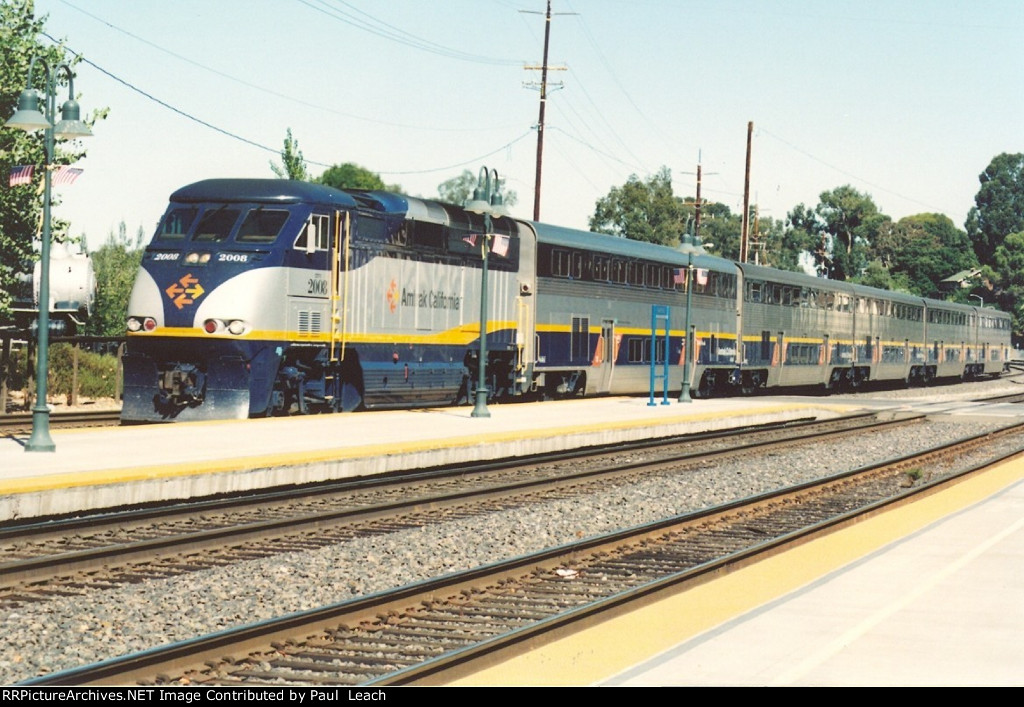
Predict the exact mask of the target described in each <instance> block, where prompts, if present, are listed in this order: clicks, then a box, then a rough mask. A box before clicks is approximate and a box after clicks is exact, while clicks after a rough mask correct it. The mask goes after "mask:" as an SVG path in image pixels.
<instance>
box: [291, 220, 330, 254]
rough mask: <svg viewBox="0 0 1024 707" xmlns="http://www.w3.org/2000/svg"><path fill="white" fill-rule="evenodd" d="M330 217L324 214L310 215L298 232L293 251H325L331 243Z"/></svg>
mask: <svg viewBox="0 0 1024 707" xmlns="http://www.w3.org/2000/svg"><path fill="white" fill-rule="evenodd" d="M330 224H331V217H330V216H327V215H324V214H312V215H311V216H310V217H309V218H308V219H307V220H306V225H305V226H303V228H302V230H301V231H299V236H298V238H296V239H295V249H296V250H304V251H306V252H307V253H312V252H314V251H318V250H327V249H328V248H329V247H330V243H331V229H330Z"/></svg>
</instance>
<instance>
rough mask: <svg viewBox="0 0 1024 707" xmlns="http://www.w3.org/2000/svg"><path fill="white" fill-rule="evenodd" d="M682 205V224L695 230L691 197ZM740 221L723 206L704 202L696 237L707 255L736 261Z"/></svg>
mask: <svg viewBox="0 0 1024 707" xmlns="http://www.w3.org/2000/svg"><path fill="white" fill-rule="evenodd" d="M683 204H684V207H685V208H684V211H683V214H684V215H683V222H684V223H685V224H687V226H686V227H687V228H691V227H692V228H694V229H695V228H696V223H694V221H695V220H696V216H697V214H696V201H695V200H694V199H693V198H692V197H687V198H686V199H685V201H684V202H683ZM741 221H742V220H741V219H740V217H739V214H734V213H732V211H731V210H730V209H729V207H728V206H726V205H725V204H720V203H718V202H714V201H706V202H704V205H703V206H702V207H701V210H700V231H699V232H698V234H697V235H698V236H700V240H701V242H702V243H703V244H704V245H705V248H707V250H708V252H709V253H714V254H715V255H718V256H721V257H723V258H729V259H731V260H738V259H739V257H740V230H741V228H742V223H741ZM691 224H692V226H691Z"/></svg>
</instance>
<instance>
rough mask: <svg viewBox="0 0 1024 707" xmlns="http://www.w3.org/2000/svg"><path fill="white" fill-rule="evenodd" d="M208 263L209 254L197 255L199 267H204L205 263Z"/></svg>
mask: <svg viewBox="0 0 1024 707" xmlns="http://www.w3.org/2000/svg"><path fill="white" fill-rule="evenodd" d="M208 262H210V254H209V253H200V254H199V264H200V265H206V263H208Z"/></svg>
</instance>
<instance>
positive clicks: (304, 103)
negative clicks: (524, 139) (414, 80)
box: [60, 0, 511, 132]
mask: <svg viewBox="0 0 1024 707" xmlns="http://www.w3.org/2000/svg"><path fill="white" fill-rule="evenodd" d="M60 2H61V3H62V4H64V5H66V6H67V7H69V8H71V9H73V10H77V11H78V12H80V13H82V14H83V15H85V16H86V17H89V18H91V19H93V20H95V21H97V22H99V23H100V24H102V25H105V26H106V27H109V28H110V29H112V30H114V31H115V32H119V33H120V34H123V35H125V36H127V37H131V38H132V39H134V40H135V41H137V42H140V43H142V44H144V45H146V46H148V47H150V48H152V49H155V50H157V51H159V52H161V53H163V54H166V55H167V56H171V57H174V58H175V59H177V60H179V61H181V62H184V63H186V64H189V65H190V66H194V67H196V68H198V69H201V70H203V71H206V72H208V73H211V74H213V75H215V76H219V77H221V78H223V79H227V80H228V81H232V82H234V83H237V84H239V85H242V86H245V87H247V88H251V89H253V90H255V91H260V92H261V93H265V94H267V95H270V96H274V97H275V98H280V99H281V100H285V101H289V102H291V103H295V104H296V105H300V106H305V107H306V108H313V109H315V110H321V111H324V112H325V113H330V114H332V115H340V116H343V117H346V118H352V119H353V120H360V121H363V122H366V123H373V124H375V125H390V126H393V127H396V128H408V129H411V130H430V131H437V132H455V131H459V132H465V129H463V128H454V127H444V128H441V127H427V126H422V125H410V124H408V123H398V122H394V121H389V120H381V119H379V118H369V117H367V116H364V115H357V114H355V113H349V112H346V111H341V110H337V109H335V108H331V107H328V106H324V105H320V104H318V103H312V102H310V101H307V100H305V99H302V98H296V97H295V96H289V95H288V94H285V93H281V92H279V91H275V90H273V89H270V88H267V87H266V86H260V85H259V84H255V83H252V82H251V81H246V80H245V79H242V78H239V77H238V76H234V75H232V74H229V73H227V72H225V71H221V70H219V69H216V68H214V67H212V66H208V65H206V64H203V63H201V62H198V61H195V60H194V59H191V58H189V57H187V56H183V55H181V54H178V53H177V52H174V51H172V50H170V49H168V48H166V47H163V46H161V45H159V44H157V43H155V42H152V41H150V40H148V39H146V38H145V37H141V36H139V35H137V34H134V33H133V32H129V31H128V30H126V29H124V28H123V27H119V26H117V25H115V24H113V23H112V22H109V21H107V20H105V19H103V18H102V17H100V16H98V15H95V14H93V13H91V12H89V11H87V10H84V9H82V8H80V7H78V6H77V5H74V4H73V3H71V2H68V0H60ZM504 127H511V126H504ZM476 129H477V130H489V129H491V128H476Z"/></svg>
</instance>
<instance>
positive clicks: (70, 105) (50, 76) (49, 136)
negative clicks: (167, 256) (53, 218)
mask: <svg viewBox="0 0 1024 707" xmlns="http://www.w3.org/2000/svg"><path fill="white" fill-rule="evenodd" d="M37 61H38V63H39V64H41V65H42V67H43V69H45V71H46V93H45V95H44V96H43V99H44V101H45V103H44V105H43V112H41V111H40V110H39V94H38V92H37V91H36V90H35V89H34V88H33V87H32V71H33V70H34V69H35V65H36V63H37ZM61 72H63V73H64V74H65V75H66V77H67V81H68V100H67V101H65V102H64V104H63V105H62V106H61V120H60V122H58V123H56V124H54V119H55V118H56V113H57V88H58V86H57V79H58V76H59V74H60V73H61ZM6 125H7V127H11V128H19V129H21V130H25V131H26V132H34V131H36V130H42V131H43V142H44V147H45V153H46V154H45V160H46V162H45V164H44V170H43V232H42V240H41V243H40V248H39V258H40V264H39V265H40V267H39V322H38V324H39V328H38V330H37V337H38V343H37V346H36V400H35V404H34V405H33V406H32V435H31V436H30V437H29V438H28V441H27V442H26V443H25V451H26V452H52V451H55V450H56V445H54V443H53V439H52V438H51V437H50V408H49V407H48V406H47V404H46V382H47V381H46V377H47V373H48V370H49V344H50V189H51V177H52V170H53V151H54V140H55V138H56V137H61V138H66V139H71V140H73V139H77V138H81V137H88V136H89V135H92V130H90V129H89V126H88V125H86V124H85V123H84V122H82V120H81V111H80V109H79V107H78V101H76V100H75V85H74V75H73V74H72V73H71V66H70V65H68V64H67V63H65V62H61V63H59V64H58V65H57V66H56V68H55V69H54V70H52V71H51V70H50V66H49V65H48V64H47V63H46V61H44V60H43V59H38V58H33V59H32V61H31V62H30V63H29V67H28V82H27V83H26V88H25V90H24V91H22V92H21V95H20V96H19V97H18V110H17V111H15V113H14V115H13V116H11V119H10V120H8V121H7V123H6Z"/></svg>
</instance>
